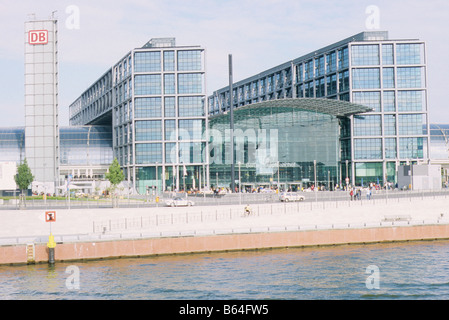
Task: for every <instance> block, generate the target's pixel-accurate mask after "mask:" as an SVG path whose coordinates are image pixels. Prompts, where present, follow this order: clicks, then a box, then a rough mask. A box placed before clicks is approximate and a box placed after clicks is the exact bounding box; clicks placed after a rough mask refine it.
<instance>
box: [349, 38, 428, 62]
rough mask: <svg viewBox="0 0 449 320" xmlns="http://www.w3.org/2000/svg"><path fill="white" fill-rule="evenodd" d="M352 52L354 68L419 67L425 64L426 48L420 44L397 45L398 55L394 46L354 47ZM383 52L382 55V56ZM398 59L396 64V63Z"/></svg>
mask: <svg viewBox="0 0 449 320" xmlns="http://www.w3.org/2000/svg"><path fill="white" fill-rule="evenodd" d="M351 48H352V50H351V63H352V65H353V66H377V65H380V64H381V61H380V58H381V57H382V64H383V65H393V64H397V65H417V64H424V46H423V44H420V43H407V44H399V43H398V44H396V53H395V52H394V51H395V50H394V46H393V44H383V45H382V49H380V45H378V44H371V45H353V46H352V47H351ZM380 50H382V54H380ZM395 58H396V63H395Z"/></svg>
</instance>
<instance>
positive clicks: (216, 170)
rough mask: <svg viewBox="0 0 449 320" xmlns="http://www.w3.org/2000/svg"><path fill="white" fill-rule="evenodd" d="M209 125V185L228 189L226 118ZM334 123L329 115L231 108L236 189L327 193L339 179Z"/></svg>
mask: <svg viewBox="0 0 449 320" xmlns="http://www.w3.org/2000/svg"><path fill="white" fill-rule="evenodd" d="M209 123H210V129H211V140H210V142H209V146H210V149H209V151H210V179H211V185H212V186H214V187H225V188H229V186H230V182H231V181H230V179H231V176H230V175H231V174H230V168H231V159H230V158H229V154H230V152H229V150H230V137H229V116H228V115H221V116H218V117H215V118H212V119H211V120H210V122H209ZM340 124H341V123H340V119H338V118H337V117H335V116H331V115H328V114H323V113H318V112H313V111H306V110H300V109H298V108H292V107H285V108H284V107H282V108H280V107H273V108H271V107H263V108H247V109H245V108H240V109H237V110H236V111H235V118H234V126H235V134H234V136H235V150H236V151H235V168H236V173H235V177H236V179H238V177H240V185H241V188H242V189H247V190H251V189H254V188H258V187H268V188H269V187H273V188H277V187H278V186H279V187H280V188H281V189H282V190H288V189H291V190H298V189H301V188H308V187H311V186H314V187H315V186H319V187H323V188H326V189H329V188H330V189H333V188H334V187H335V185H336V184H338V183H339V180H340V144H339V138H340V135H339V132H340ZM237 182H239V181H237ZM238 185H239V184H238V183H237V186H238Z"/></svg>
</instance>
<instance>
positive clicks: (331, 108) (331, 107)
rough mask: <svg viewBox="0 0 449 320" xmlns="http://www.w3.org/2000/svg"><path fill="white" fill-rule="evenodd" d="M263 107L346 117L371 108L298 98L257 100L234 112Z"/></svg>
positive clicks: (328, 100)
mask: <svg viewBox="0 0 449 320" xmlns="http://www.w3.org/2000/svg"><path fill="white" fill-rule="evenodd" d="M263 108H297V109H302V110H307V111H313V112H319V113H325V114H330V115H333V116H336V117H348V116H350V115H354V114H358V113H365V112H370V111H372V110H373V109H372V108H369V107H366V106H363V105H359V104H355V103H351V102H347V101H340V100H332V99H325V98H323V99H314V98H299V99H278V100H269V101H263V102H257V103H253V104H249V105H245V106H241V107H238V108H235V109H234V112H235V113H238V112H239V111H244V110H248V109H263ZM219 116H222V115H221V114H220V115H216V116H214V117H219ZM214 117H212V118H214Z"/></svg>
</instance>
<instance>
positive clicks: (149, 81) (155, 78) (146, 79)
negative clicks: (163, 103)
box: [134, 74, 161, 95]
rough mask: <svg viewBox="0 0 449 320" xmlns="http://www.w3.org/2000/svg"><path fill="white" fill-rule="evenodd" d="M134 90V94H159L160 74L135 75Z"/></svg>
mask: <svg viewBox="0 0 449 320" xmlns="http://www.w3.org/2000/svg"><path fill="white" fill-rule="evenodd" d="M134 90H135V94H136V95H160V94H161V75H160V74H150V75H147V74H146V75H136V76H135V79H134Z"/></svg>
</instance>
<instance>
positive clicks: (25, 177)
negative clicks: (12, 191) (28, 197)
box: [14, 159, 34, 207]
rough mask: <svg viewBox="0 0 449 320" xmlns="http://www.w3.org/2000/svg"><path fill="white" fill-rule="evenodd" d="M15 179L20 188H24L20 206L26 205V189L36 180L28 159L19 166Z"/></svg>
mask: <svg viewBox="0 0 449 320" xmlns="http://www.w3.org/2000/svg"><path fill="white" fill-rule="evenodd" d="M14 180H15V181H16V184H17V186H18V187H19V189H20V190H22V193H21V195H20V201H19V206H20V207H22V206H24V205H25V194H24V190H26V189H28V187H29V185H30V184H31V183H32V182H33V181H34V176H33V174H32V173H31V169H30V167H29V166H28V162H27V160H26V159H25V160H24V161H23V163H21V164H20V165H18V166H17V174H16V175H15V176H14Z"/></svg>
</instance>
